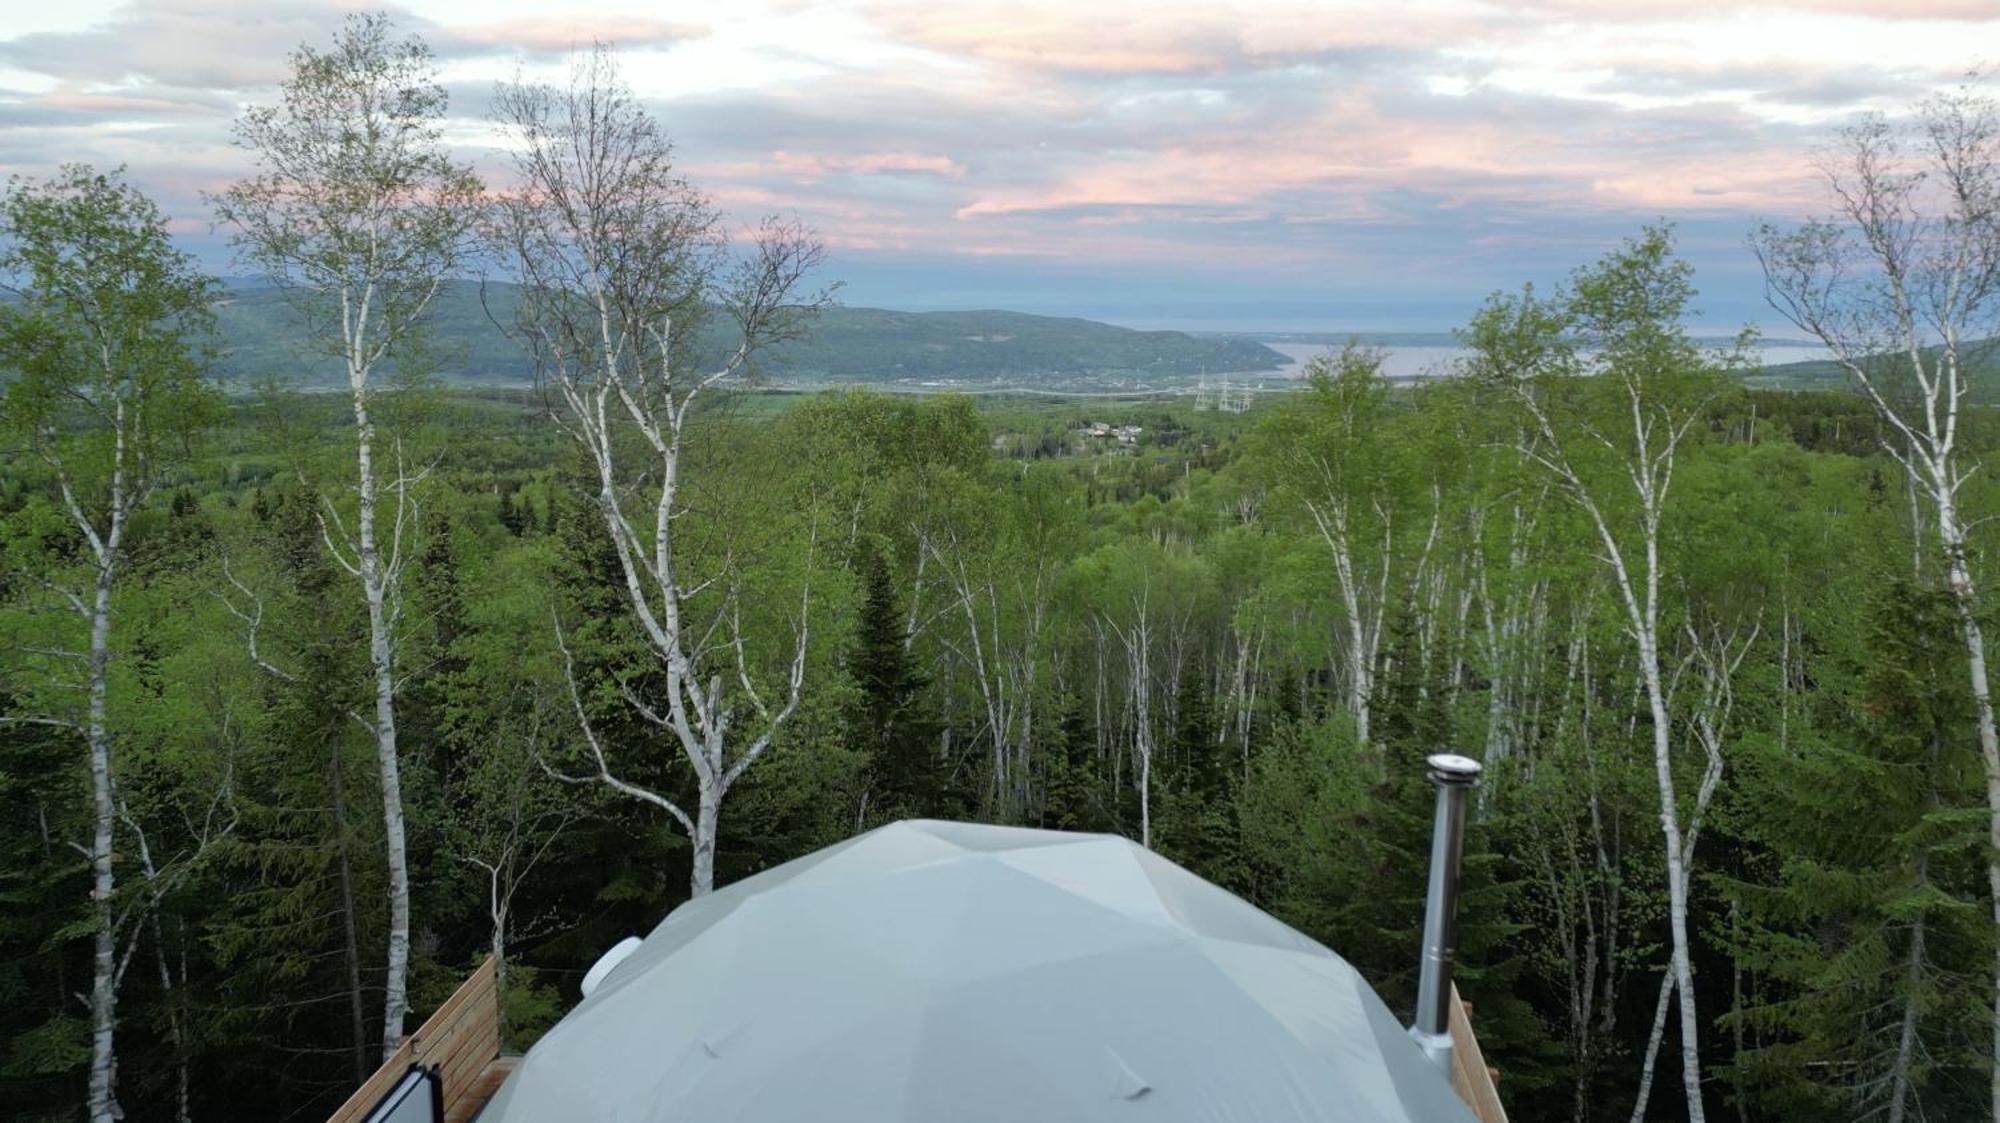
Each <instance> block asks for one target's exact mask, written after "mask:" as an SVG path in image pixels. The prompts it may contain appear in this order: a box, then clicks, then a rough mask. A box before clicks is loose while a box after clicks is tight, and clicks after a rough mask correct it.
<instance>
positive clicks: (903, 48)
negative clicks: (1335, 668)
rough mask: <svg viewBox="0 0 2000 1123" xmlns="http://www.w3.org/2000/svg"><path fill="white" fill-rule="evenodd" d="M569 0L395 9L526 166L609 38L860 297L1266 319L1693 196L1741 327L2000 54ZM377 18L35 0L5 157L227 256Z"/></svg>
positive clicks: (1376, 294) (637, 78)
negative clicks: (283, 158) (1782, 265)
mask: <svg viewBox="0 0 2000 1123" xmlns="http://www.w3.org/2000/svg"><path fill="white" fill-rule="evenodd" d="M563 3H565V0H553V2H551V0H540V2H519V0H404V2H403V3H401V4H390V5H389V9H390V10H391V11H392V12H394V13H396V14H397V15H398V16H399V18H400V19H401V20H402V22H403V23H404V24H405V25H406V26H407V27H409V28H410V29H412V30H415V31H418V32H421V33H422V34H423V35H424V36H425V37H426V38H428V39H429V40H430V41H431V43H432V44H433V45H434V46H435V47H436V48H437V50H438V52H439V54H440V56H441V57H442V58H443V60H444V80H445V82H446V84H447V85H448V86H449V88H450V89H451V92H452V110H453V114H454V116H455V117H456V118H458V120H456V121H454V123H453V126H452V129H451V135H452V137H453V138H454V140H455V141H456V142H457V143H459V144H461V145H462V146H463V152H464V154H465V155H466V156H467V157H468V158H471V159H475V160H477V161H478V162H479V163H480V164H481V165H482V166H483V167H486V168H488V169H491V170H492V172H493V173H494V174H498V171H499V165H498V161H497V160H496V159H495V158H494V153H493V151H492V148H491V142H490V133H489V131H488V130H487V128H486V127H485V125H484V124H483V123H482V121H483V114H484V111H485V104H486V102H487V99H488V97H489V96H490V93H491V90H492V85H493V82H494V80H495V79H496V78H500V77H503V76H506V75H509V74H511V73H513V72H514V69H515V68H516V67H517V66H521V67H525V68H527V69H528V70H529V71H530V72H531V73H532V72H535V71H537V70H547V71H548V72H549V73H550V74H551V75H552V76H553V75H555V74H558V73H560V72H561V65H562V61H561V60H562V56H563V55H564V53H565V52H566V51H567V50H568V49H569V48H570V47H571V46H572V45H573V44H578V43H587V42H589V40H591V39H592V38H593V37H595V38H602V39H607V40H611V41H614V42H616V43H618V44H619V45H620V47H621V48H622V49H623V54H624V57H625V60H626V70H627V75H628V77H629V78H630V79H631V81H632V83H633V85H634V86H635V87H636V88H637V89H638V90H639V92H640V93H641V94H643V95H645V96H646V97H648V98H649V99H651V100H652V102H653V104H654V106H655V108H656V110H657V112H658V113H659V114H660V116H661V117H662V119H663V120H665V121H666V123H667V124H668V127H669V128H670V129H671V130H672V131H673V132H674V134H675V136H676V137H677V140H678V144H679V151H680V156H681V161H682V164H683V168H684V170H685V171H686V172H687V173H688V174H689V175H690V176H691V177H692V178H694V179H695V180H696V181H697V182H698V183H700V184H702V185H703V186H705V187H706V188H707V189H708V190H709V191H710V193H711V194H712V195H714V197H715V198H716V199H717V201H718V202H719V203H721V204H722V206H723V207H724V208H725V209H726V210H727V211H728V212H729V213H730V214H732V215H734V216H736V217H739V218H741V219H744V220H749V219H752V218H754V217H756V216H757V215H759V214H763V213H767V212H789V213H796V214H799V215H801V216H803V217H805V218H806V219H808V220H809V221H810V222H812V223H813V224H814V225H815V226H816V227H817V228H818V229H819V230H820V232H821V233H822V234H823V235H824V236H825V238H826V239H827V241H828V243H829V245H830V246H831V247H832V249H833V251H834V254H835V259H834V267H833V270H832V272H833V274H834V275H835V276H836V277H838V278H841V279H844V280H845V281H846V282H847V286H848V287H847V290H846V292H845V294H844V297H845V299H846V300H847V301H848V302H849V303H853V304H875V305H886V306H891V307H904V308H941V307H961V308H962V307H1008V308H1018V309H1022V310H1027V311H1038V312H1063V313H1074V314H1081V315H1092V316H1099V317H1104V318H1109V319H1115V320H1119V321H1122V322H1128V323H1135V324H1168V323H1171V324H1176V325H1184V326H1214V327H1226V328H1231V329H1243V328H1250V327H1259V326H1261V327H1267V328H1292V329H1301V328H1323V329H1358V330H1379V329H1398V328H1400V329H1443V328H1449V327H1451V326H1453V325H1455V324H1457V323H1459V322H1462V321H1463V319H1464V317H1465V315H1466V314H1467V312H1469V310H1470V309H1471V307H1472V306H1473V305H1474V304H1475V303H1476V302H1477V301H1478V299H1479V297H1480V296H1481V295H1482V294H1484V293H1485V292H1487V291H1490V290H1491V289H1493V288H1496V287H1513V286H1515V285H1517V284H1519V283H1520V282H1522V281H1525V280H1540V281H1544V282H1546V281H1550V280H1554V279H1557V278H1559V277H1560V276H1561V275H1562V274H1563V273H1564V272H1565V271H1566V270H1567V269H1568V268H1569V267H1570V266H1572V265H1575V264H1578V263H1580V262H1582V261H1585V260H1588V259H1589V258H1591V257H1593V256H1595V255H1596V254H1598V253H1600V252H1602V251H1603V250H1604V249H1605V248H1606V247H1608V246H1609V245H1611V244H1613V243H1614V242H1615V241H1616V240H1617V239H1618V238H1620V237H1622V236H1624V235H1626V234H1629V233H1631V232H1632V231H1634V230H1636V229H1637V228H1638V226H1639V225H1640V224H1641V223H1643V222H1646V221H1649V220H1651V219H1654V218H1657V217H1661V216H1665V217H1668V218H1671V219H1673V220H1675V221H1676V222H1677V223H1678V224H1679V229H1680V233H1681V239H1682V245H1683V248H1684V251H1685V252H1686V253H1687V255H1688V256H1689V257H1690V258H1691V259H1693V260H1694V261H1695V262H1696V264H1697V266H1698V268H1699V281H1700V283H1701V285H1702V288H1703V290H1704V293H1705V299H1704V305H1705V310H1706V312H1707V314H1708V317H1709V319H1710V320H1711V321H1713V322H1716V323H1717V324H1718V325H1721V324H1724V323H1727V322H1741V321H1743V320H1746V319H1747V320H1752V321H1756V322H1760V323H1768V322H1771V321H1772V319H1773V317H1772V316H1771V315H1770V314H1769V313H1768V312H1767V311H1766V310H1765V309H1764V308H1763V307H1762V301H1761V298H1760V296H1759V292H1760V289H1759V286H1758V285H1757V282H1756V278H1755V271H1754V264H1753V263H1752V262H1751V261H1750V260H1749V259H1748V256H1747V254H1746V252H1745V250H1744V248H1743V247H1744V236H1745V234H1746V233H1747V231H1748V229H1749V226H1750V224H1751V222H1752V221H1754V220H1755V219H1756V218H1758V217H1772V218H1791V217H1795V216H1799V215H1802V214H1805V213H1808V212H1810V211H1812V210H1814V209H1816V203H1817V199H1818V196H1817V187H1816V185H1815V184H1814V182H1813V181H1812V178H1811V176H1810V170H1809V169H1810V164H1809V157H1810V153H1811V151H1812V149H1813V148H1814V146H1815V145H1817V144H1820V143H1822V142H1823V141H1824V140H1825V139H1826V138H1827V136H1828V134H1829V132H1830V130H1832V129H1833V128H1834V127H1836V126H1837V125H1838V124H1839V123H1840V122H1841V121H1843V120H1844V119H1847V118H1849V117H1851V116H1852V115H1853V114H1855V113H1858V112H1862V111H1866V110H1869V109H1881V110H1885V111H1890V112H1895V111H1898V110H1900V109H1901V108H1902V107H1905V106H1907V105H1908V104H1909V103H1910V102H1911V101H1912V100H1913V99H1915V98H1918V97H1921V96H1922V95H1923V94H1924V93H1926V92H1927V91H1929V90H1932V89H1934V88H1938V87H1940V86H1944V85H1948V84H1952V83H1954V82H1955V81H1956V80H1957V79H1958V77H1959V76H1960V75H1961V74H1962V73H1963V72H1964V71H1965V70H1966V69H1967V68H1968V67H1970V66H1972V65H1975V64H1980V63H1990V62H1995V61H2000V60H1996V59H1995V58H1994V57H1993V56H1994V55H1995V54H1996V53H2000V2H1996V0H1787V2H1774V3H1765V4H1743V3H1735V2H1732V0H1707V2H1704V3H1683V2H1675V0H1528V2H1515V3H1498V2H1481V0H1464V2H1461V0H1392V2H1382V0H1376V2H1368V3H1345V2H1338V0H1315V2H1302V0H1301V2H1294V0H1248V2H1242V3H1223V2H1217V0H1206V2H1200V3H1181V2H1179V0H1139V2H1125V0H1048V2H1043V0H1012V2H992V3H988V2H984V0H854V2H845V3H825V4H821V3H809V2H806V0H728V2H717V3H692V2H690V3H674V2H672V0H594V2H592V3H590V4H589V5H587V6H585V5H578V6H576V7H575V8H573V9H565V8H564V7H563V6H562V5H563ZM352 6H354V5H350V4H348V3H346V2H345V0H0V9H4V11H5V18H4V19H0V36H5V38H0V169H6V170H7V171H11V172H21V173H27V174H36V173H40V172H43V171H46V170H48V169H49V168H51V167H52V166H53V164H54V163H56V162H58V161H63V160H85V161H90V162H94V163H101V164H107V165H109V164H118V163H123V164H125V165H126V166H127V167H128V168H129V169H130V173H131V175H132V177H133V178H134V179H135V180H136V181H137V182H139V183H140V184H141V185H142V186H144V187H146V188H147V189H148V190H150V191H152V192H154V193H155V194H156V196H157V197H158V198H159V199H160V200H161V201H162V203H163V205H164V206H166V207H167V209H168V210H169V212H170V213H171V214H173V215H174V216H175V218H176V221H177V229H179V230H180V231H181V232H182V233H183V235H184V236H185V237H186V239H187V240H188V244H189V245H190V247H192V248H194V249H196V251H197V252H199V253H201V254H203V255H204V257H205V258H206V259H207V260H208V261H209V262H210V263H211V265H212V266H214V267H215V268H217V269H219V270H225V271H226V269H227V267H228V258H227V251H226V249H225V248H223V246H222V243H221V240H220V239H219V238H218V237H217V236H216V235H215V234H214V233H213V232H212V231H211V230H210V228H209V225H208V222H207V220H206V218H205V212H204V208H203V206H202V203H201V193H202V192H203V191H205V190H214V189H216V188H218V187H220V186H222V185H224V184H226V183H227V182H229V180H230V179H231V178H232V177H233V176H235V175H237V174H239V173H240V172H241V171H242V170H243V168H244V166H245V162H244V160H243V158H242V157H241V155H240V154H239V153H237V152H236V151H235V150H234V149H232V148H231V146H230V144H229V124H230V122H231V120H232V119H233V118H234V117H235V115H236V114H237V112H238V111H239V110H240V108H241V107H242V106H243V105H245V104H248V103H254V102H257V101H261V100H266V99H269V98H270V97H272V94H273V89H274V86H275V84H276V83H277V82H278V81H279V80H280V79H281V78H282V77H283V75H284V71H285V55H286V52H287V51H288V50H290V49H291V48H292V47H294V46H295V45H297V44H298V43H300V42H302V41H310V42H315V43H321V42H325V41H326V39H327V37H328V34H329V32H330V29H331V28H332V27H333V26H334V25H336V24H337V23H338V22H339V20H340V19H341V17H342V14H343V12H344V11H345V10H347V9H348V8H350V7H352ZM369 6H371V7H372V6H374V5H369ZM1982 52H1983V56H1982Z"/></svg>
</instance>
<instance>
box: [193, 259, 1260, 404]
mask: <svg viewBox="0 0 2000 1123" xmlns="http://www.w3.org/2000/svg"><path fill="white" fill-rule="evenodd" d="M519 303H520V293H519V290H518V288H517V287H516V286H515V285H513V284H511V283H508V282H504V281H488V282H485V283H483V284H482V283H480V282H475V281H462V280H461V281H448V282H446V283H445V284H444V285H443V286H442V287H441V288H440V290H439V292H438V294H437V297H436V298H435V303H434V306H433V308H432V310H431V317H430V322H429V324H428V325H427V331H428V336H429V338H428V339H427V340H426V347H425V348H424V350H423V351H422V353H421V354H420V355H417V356H413V357H412V362H411V365H413V366H417V367H420V368H422V369H423V371H424V373H425V374H427V375H430V376H432V377H436V378H440V379H442V380H444V381H446V382H449V383H452V384H457V385H481V384H486V385H515V386H519V385H525V384H527V383H528V382H530V381H532V379H533V377H534V366H533V362H532V360H531V357H530V356H529V355H528V354H527V353H526V352H525V351H524V350H523V349H522V347H521V346H520V345H519V343H518V342H517V341H514V340H510V339H508V338H507V337H506V335H505V334H503V332H502V331H501V330H500V329H499V328H498V327H496V325H500V324H510V323H512V322H513V320H514V318H515V315H516V312H517V309H518V306H519ZM699 322H700V323H701V325H702V327H701V332H700V335H699V341H700V342H699V350H698V355H699V358H700V360H701V361H703V362H708V363H715V362H720V361H721V360H722V359H723V358H725V357H726V355H727V353H728V350H729V347H730V346H731V343H730V340H729V333H728V328H727V327H726V326H725V325H724V324H723V323H722V322H720V320H719V318H718V316H717V315H716V314H715V313H714V312H712V311H710V312H707V313H706V314H705V315H703V316H702V317H701V318H700V321H699ZM216 324H217V328H218V335H217V346H218V348H219V350H220V355H219V356H218V362H217V368H216V369H217V371H218V373H219V374H220V375H221V376H222V377H223V378H225V379H227V380H229V381H230V382H232V383H234V384H236V385H237V386H239V387H248V386H250V385H252V384H254V383H257V382H259V381H263V380H268V379H279V380H283V381H286V382H290V383H293V384H296V385H299V386H304V387H318V388H323V387H327V386H335V385H339V384H340V382H341V381H342V380H343V378H344V377H345V376H344V374H343V372H342V369H341V365H340V362H339V360H338V359H337V358H336V357H334V356H332V355H327V354H324V353H316V352H314V351H313V350H312V349H310V348H308V347H305V346H303V345H302V339H301V333H300V330H299V329H300V327H301V320H300V317H299V315H298V314H297V313H296V312H295V311H294V310H293V307H292V305H291V303H290V302H289V301H288V299H287V298H286V295H285V294H284V293H282V292H279V291H277V290H275V289H272V288H270V287H268V286H261V285H257V284H254V283H238V284H237V285H235V286H233V287H231V288H230V289H229V290H228V291H227V292H226V293H225V294H224V295H223V297H222V299H221V300H220V301H219V303H218V304H217V307H216ZM1284 361H1285V357H1284V356H1283V355H1280V354H1278V353H1277V352H1276V351H1273V350H1271V349H1270V348H1268V347H1265V346H1263V345H1262V344H1259V343H1255V342H1252V341H1250V340H1247V339H1232V338H1197V337H1194V336H1189V335H1185V334H1183V333H1181V332H1177V331H1133V330H1131V329H1130V328H1121V327H1114V326H1112V325H1110V324H1101V323H1097V322H1095V321H1092V320H1080V319H1072V318H1067V317H1056V316H1031V315H1028V314H1026V313H1022V312H889V311H884V310H882V309H879V308H847V307H840V306H832V307H828V308H827V309H826V310H825V311H824V312H823V313H822V314H821V316H820V319H819V322H818V324H817V325H816V328H815V330H814V334H813V340H812V345H811V346H810V347H794V346H789V345H788V346H779V347H773V348H771V349H770V350H769V351H767V352H766V353H764V354H763V355H761V356H760V357H759V360H758V363H757V373H758V374H759V375H761V376H762V377H764V378H766V379H769V380H773V381H779V382H785V383H793V384H797V383H803V384H811V383H814V382H838V383H850V382H858V383H898V382H900V383H904V384H907V385H916V384H920V383H930V384H932V385H934V386H935V385H939V384H949V383H977V384H980V385H987V386H990V385H992V384H995V383H1002V384H1008V385H1017V386H1024V387H1035V386H1054V387H1064V386H1069V385H1073V384H1075V383H1076V382H1077V381H1078V380H1088V379H1092V378H1097V377H1105V376H1118V377H1125V378H1144V377H1154V378H1158V377H1193V376H1199V375H1202V374H1204V373H1222V372H1225V371H1264V370H1276V369H1278V367H1279V366H1281V365H1282V364H1283V363H1284Z"/></svg>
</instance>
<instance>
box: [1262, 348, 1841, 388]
mask: <svg viewBox="0 0 2000 1123" xmlns="http://www.w3.org/2000/svg"><path fill="white" fill-rule="evenodd" d="M1258 342H1260V343H1262V344H1264V346H1266V347H1269V348H1270V349H1271V350H1273V351H1277V352H1279V353H1281V354H1283V355H1284V356H1285V357H1287V358H1289V359H1290V360H1291V362H1290V363H1289V364H1288V365H1286V366H1285V367H1284V368H1283V369H1281V370H1277V371H1264V372H1258V373H1260V374H1261V375H1262V376H1263V377H1267V378H1270V377H1276V378H1299V377H1302V376H1303V375H1304V370H1305V363H1306V360H1308V359H1310V358H1312V357H1313V356H1315V355H1324V354H1327V353H1328V352H1330V351H1338V350H1339V349H1340V348H1339V346H1338V345H1336V344H1326V343H1295V342H1290V341H1282V340H1280V341H1272V340H1259V341H1258ZM1364 342H1365V340H1364ZM1382 350H1383V351H1385V352H1387V357H1386V358H1385V359H1384V360H1383V362H1382V373H1383V374H1385V375H1387V376H1388V377H1390V378H1394V379H1399V380H1400V379H1407V378H1433V377H1436V376H1438V375H1440V374H1449V373H1451V372H1452V370H1453V369H1454V368H1455V367H1456V366H1457V364H1458V363H1459V361H1460V360H1462V359H1464V358H1465V357H1466V356H1468V355H1470V354H1471V352H1470V351H1468V350H1467V349H1465V348H1463V347H1454V346H1383V347H1382ZM1759 350H1760V351H1761V353H1762V358H1763V362H1764V365H1765V366H1776V365H1778V364H1780V363H1798V362H1806V361H1808V360H1812V359H1823V358H1826V351H1825V349H1824V348H1821V347H1817V346H1807V345H1806V344H1803V343H1799V342H1797V341H1795V340H1774V341H1772V342H1770V343H1766V344H1764V345H1763V346H1762V347H1761V348H1760V349H1759Z"/></svg>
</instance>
